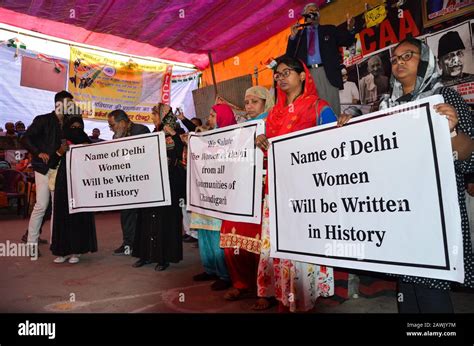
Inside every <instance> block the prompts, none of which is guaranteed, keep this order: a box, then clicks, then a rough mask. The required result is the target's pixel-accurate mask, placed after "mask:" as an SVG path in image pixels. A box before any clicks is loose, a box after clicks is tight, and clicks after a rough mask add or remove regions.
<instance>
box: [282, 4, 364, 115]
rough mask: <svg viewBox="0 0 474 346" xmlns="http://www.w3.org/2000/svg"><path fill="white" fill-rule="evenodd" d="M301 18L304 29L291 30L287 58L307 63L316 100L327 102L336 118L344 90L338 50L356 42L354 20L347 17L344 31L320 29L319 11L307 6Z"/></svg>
mask: <svg viewBox="0 0 474 346" xmlns="http://www.w3.org/2000/svg"><path fill="white" fill-rule="evenodd" d="M302 16H303V17H304V18H305V24H304V27H305V28H304V29H303V30H299V29H300V28H301V25H300V24H299V23H296V24H295V25H293V26H292V27H291V35H290V37H289V39H288V46H287V48H286V54H287V55H290V56H292V57H296V58H298V59H300V60H301V61H303V62H304V63H306V65H307V66H308V68H309V69H310V71H311V75H312V77H313V79H314V81H315V83H316V87H317V89H318V93H319V96H320V97H321V98H322V99H324V100H326V101H328V102H329V104H330V106H331V108H332V109H333V111H334V113H336V115H339V114H340V113H341V105H340V100H339V90H340V89H342V88H343V85H342V76H341V69H340V62H341V54H340V53H339V47H350V46H351V45H352V44H353V43H354V42H355V26H354V23H355V21H354V18H352V17H350V16H349V14H348V15H347V30H348V31H340V30H338V29H337V28H336V27H335V26H334V25H320V24H319V20H320V14H319V7H318V5H316V4H314V3H309V4H307V5H306V6H305V7H304V9H303V13H302Z"/></svg>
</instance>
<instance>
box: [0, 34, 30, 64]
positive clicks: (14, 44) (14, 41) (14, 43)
mask: <svg viewBox="0 0 474 346" xmlns="http://www.w3.org/2000/svg"><path fill="white" fill-rule="evenodd" d="M2 45H6V46H7V47H11V48H15V49H16V50H15V55H14V58H15V59H16V58H17V57H18V55H19V54H20V49H26V44H25V43H23V42H22V41H20V40H19V39H18V38H17V37H14V38H11V39H9V40H6V41H2V42H0V46H2Z"/></svg>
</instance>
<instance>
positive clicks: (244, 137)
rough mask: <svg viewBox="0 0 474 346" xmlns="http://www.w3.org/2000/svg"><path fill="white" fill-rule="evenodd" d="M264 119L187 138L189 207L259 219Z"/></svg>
mask: <svg viewBox="0 0 474 346" xmlns="http://www.w3.org/2000/svg"><path fill="white" fill-rule="evenodd" d="M264 132H265V123H264V122H263V120H255V121H249V122H245V123H241V124H237V125H233V126H227V127H225V128H222V129H216V130H212V131H208V132H203V133H191V134H190V135H189V141H188V170H187V203H188V205H187V209H188V210H190V211H194V212H197V213H201V214H204V215H208V216H212V217H216V218H219V219H222V220H230V221H237V222H249V223H260V219H261V208H262V174H263V169H262V167H263V153H262V151H261V150H260V149H258V148H257V147H256V145H255V139H256V137H257V136H258V135H259V134H262V133H264Z"/></svg>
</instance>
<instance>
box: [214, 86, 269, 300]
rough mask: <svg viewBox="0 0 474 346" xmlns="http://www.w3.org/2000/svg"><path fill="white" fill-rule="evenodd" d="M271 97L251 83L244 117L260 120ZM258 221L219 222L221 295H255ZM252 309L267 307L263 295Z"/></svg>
mask: <svg viewBox="0 0 474 346" xmlns="http://www.w3.org/2000/svg"><path fill="white" fill-rule="evenodd" d="M273 105H274V101H273V97H272V95H271V94H270V92H269V91H268V89H266V88H264V87H262V86H254V87H251V88H249V89H247V91H246V92H245V111H246V112H247V116H248V120H247V121H252V120H264V119H265V118H266V117H267V115H268V112H269V110H270V109H271V108H272V107H273ZM261 230H262V224H261V223H259V224H253V223H246V222H232V221H223V222H222V228H221V240H220V245H221V248H223V249H224V252H225V261H226V263H227V268H228V269H229V274H230V277H231V279H232V288H231V289H229V290H228V291H227V292H226V293H225V295H224V298H225V299H227V300H238V299H241V298H244V297H247V296H251V297H255V296H256V289H257V270H258V263H259V259H260V248H261V242H260V238H261ZM260 299H261V300H264V301H262V302H261V303H260V305H258V306H257V304H256V305H255V306H254V308H258V307H260V308H262V307H263V308H265V307H269V306H270V304H269V303H268V302H267V301H266V298H260Z"/></svg>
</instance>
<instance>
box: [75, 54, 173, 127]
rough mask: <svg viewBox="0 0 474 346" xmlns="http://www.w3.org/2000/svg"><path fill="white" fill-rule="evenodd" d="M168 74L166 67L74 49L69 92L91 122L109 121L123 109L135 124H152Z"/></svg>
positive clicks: (164, 65)
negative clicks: (152, 109) (113, 114)
mask: <svg viewBox="0 0 474 346" xmlns="http://www.w3.org/2000/svg"><path fill="white" fill-rule="evenodd" d="M166 72H167V65H166V64H160V63H150V64H144V63H140V64H139V63H137V62H135V61H133V60H131V59H130V60H119V57H117V56H113V55H106V54H105V53H104V54H103V55H100V54H98V53H97V52H96V51H91V50H88V49H84V48H78V47H71V59H70V61H69V82H68V90H69V91H70V92H71V93H72V94H73V95H74V98H75V100H76V102H78V104H79V105H81V104H83V108H84V109H85V110H87V112H86V114H85V115H86V116H87V117H89V118H96V119H101V120H107V119H106V117H107V113H109V112H111V111H113V110H115V109H123V110H124V111H125V112H127V114H128V115H129V116H130V119H131V120H132V121H136V122H149V123H151V122H152V118H151V108H152V107H153V106H154V105H155V104H156V103H158V102H160V101H161V99H162V96H161V93H162V89H163V88H162V86H163V83H164V78H165V75H166ZM168 89H169V88H168ZM168 93H169V90H168ZM168 97H169V94H168ZM168 103H169V99H168Z"/></svg>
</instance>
